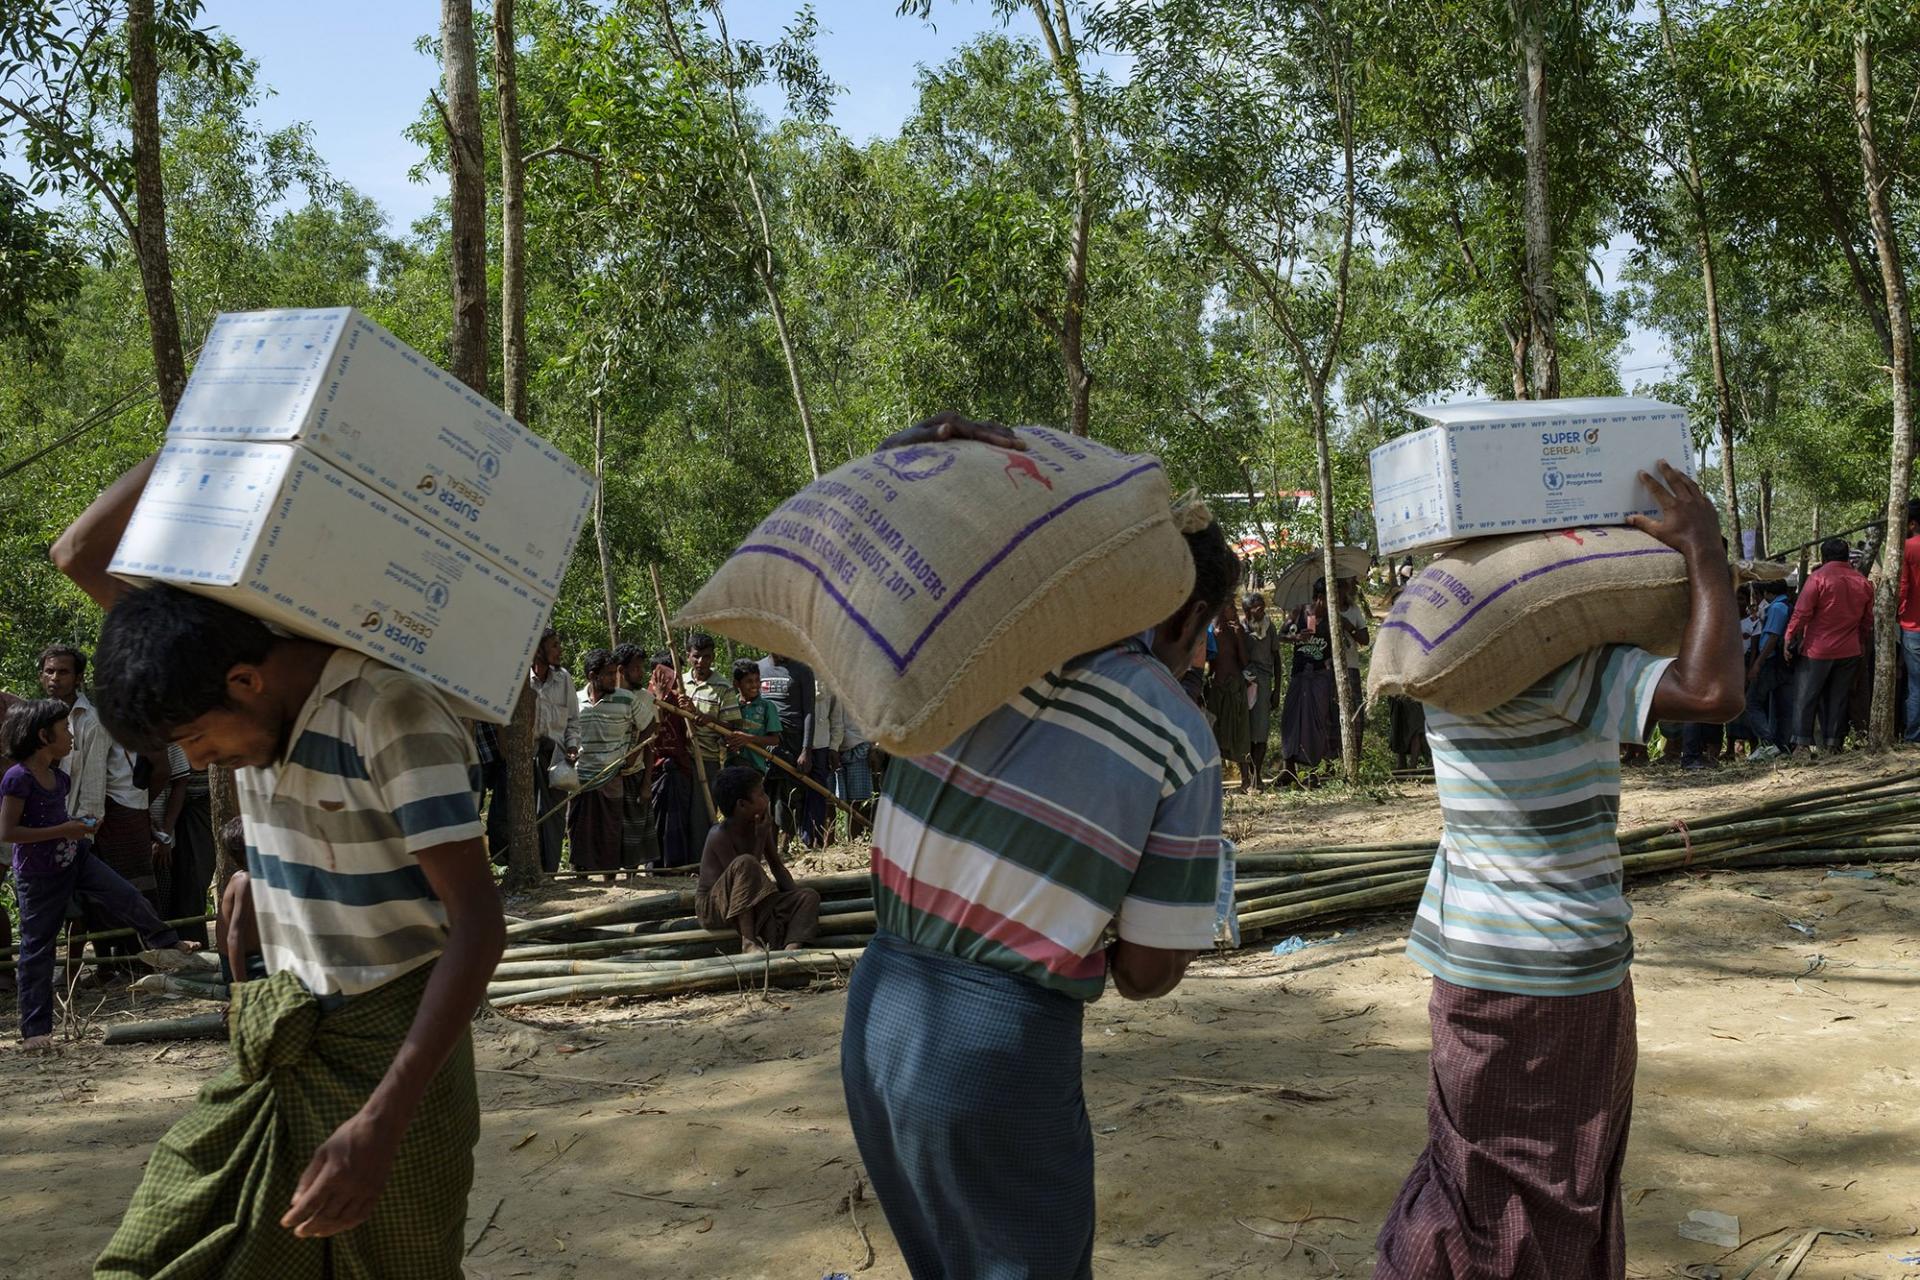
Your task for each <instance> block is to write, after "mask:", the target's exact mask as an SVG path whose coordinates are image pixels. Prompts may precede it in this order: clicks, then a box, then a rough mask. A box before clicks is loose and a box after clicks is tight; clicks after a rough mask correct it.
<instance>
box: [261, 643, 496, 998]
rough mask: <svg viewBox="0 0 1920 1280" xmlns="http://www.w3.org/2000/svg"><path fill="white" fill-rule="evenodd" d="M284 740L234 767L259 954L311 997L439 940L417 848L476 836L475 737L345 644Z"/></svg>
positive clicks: (433, 951) (441, 915) (350, 987)
mask: <svg viewBox="0 0 1920 1280" xmlns="http://www.w3.org/2000/svg"><path fill="white" fill-rule="evenodd" d="M287 742H288V747H287V753H286V755H285V756H284V757H283V758H282V759H281V760H280V761H278V762H277V763H276V764H274V765H272V766H269V767H267V768H263V769H240V770H237V771H235V774H234V783H235V787H236V789H237V790H238V792H239V796H240V816H241V820H242V824H243V825H244V827H245V828H246V836H247V871H248V873H249V874H250V875H251V876H252V878H253V904H254V912H255V914H256V915H257V916H258V918H259V922H260V943H261V952H262V956H263V958H264V959H265V961H266V964H267V969H268V971H269V972H275V973H277V972H279V971H281V970H283V969H284V970H289V971H291V972H292V973H293V974H294V975H295V976H296V977H298V978H299V979H300V980H301V981H302V982H304V983H305V984H306V985H307V987H308V989H309V990H311V991H313V992H314V993H315V994H316V995H328V994H334V993H339V994H345V995H356V994H358V993H360V992H363V991H370V990H372V989H373V988H375V987H379V986H383V985H385V984H386V983H389V982H391V981H393V980H394V979H395V978H398V977H401V976H402V975H404V974H406V973H409V972H411V971H412V970H414V969H417V968H419V967H420V966H421V965H423V964H426V963H427V962H429V961H431V960H433V959H434V958H435V957H437V956H438V955H439V954H440V952H441V949H442V948H443V947H444V946H445V945H446V938H447V913H446V910H445V908H443V907H442V906H441V905H440V900H439V899H438V898H436V897H435V896H434V893H433V888H432V886H431V885H429V884H428V882H427V876H426V873H425V872H424V871H422V870H421V869H420V862H419V858H418V855H419V854H420V853H421V852H422V851H423V850H426V849H431V848H434V847H435V846H438V845H443V844H450V843H453V842H455V841H459V840H469V839H477V838H478V837H479V836H480V834H481V826H480V812H479V806H478V801H477V799H476V797H475V794H474V791H475V782H476V780H477V775H478V772H479V761H478V758H477V757H476V755H475V753H474V746H473V735H472V734H470V733H468V732H467V730H466V729H465V728H463V727H462V726H461V723H460V721H459V720H458V719H456V718H455V717H454V715H453V713H452V712H451V711H450V710H448V708H447V705H446V703H445V702H443V701H441V699H440V695H439V694H438V693H437V692H435V691H434V689H433V688H432V687H431V686H429V685H428V684H426V683H425V682H424V681H421V680H419V679H416V678H415V677H413V676H410V675H407V674H406V673H404V672H401V671H396V670H394V669H393V668H392V667H388V666H384V665H382V664H380V663H378V662H375V661H374V660H373V659H371V658H366V657H362V656H360V655H359V654H356V653H349V652H347V651H346V650H344V649H342V650H340V651H338V652H336V653H335V654H334V655H333V657H332V658H331V659H329V660H328V662H327V665H326V667H325V668H324V669H323V670H322V671H321V673H320V679H319V681H318V682H317V683H316V684H315V685H314V687H313V692H312V693H311V694H310V695H309V696H308V698H307V701H306V703H305V705H304V706H302V707H301V709H300V714H299V715H298V716H297V717H296V718H295V720H294V723H293V728H292V731H291V732H290V733H289V734H288V737H287Z"/></svg>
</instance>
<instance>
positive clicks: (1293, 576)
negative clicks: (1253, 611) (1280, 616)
mask: <svg viewBox="0 0 1920 1280" xmlns="http://www.w3.org/2000/svg"><path fill="white" fill-rule="evenodd" d="M1371 563H1373V555H1372V553H1371V552H1369V551H1368V550H1367V549H1366V548H1365V547H1335V548H1334V549H1333V566H1334V571H1335V575H1336V576H1337V577H1341V578H1361V577H1365V576H1366V572H1367V566H1368V565H1370V564H1371ZM1324 568H1325V566H1324V564H1323V562H1322V561H1321V558H1320V553H1319V552H1318V551H1309V552H1307V553H1306V554H1305V555H1303V556H1301V557H1300V558H1299V559H1298V560H1295V561H1294V562H1293V563H1292V564H1290V565H1288V566H1287V567H1286V568H1285V569H1284V570H1282V571H1281V573H1280V576H1279V577H1277V578H1275V579H1274V580H1273V609H1274V612H1275V613H1281V612H1286V611H1290V610H1293V609H1298V608H1300V607H1301V606H1303V605H1306V604H1308V603H1310V602H1311V601H1312V600H1313V584H1314V583H1316V582H1318V581H1319V580H1320V577H1321V575H1322V572H1323V570H1324Z"/></svg>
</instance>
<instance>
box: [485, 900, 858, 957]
mask: <svg viewBox="0 0 1920 1280" xmlns="http://www.w3.org/2000/svg"><path fill="white" fill-rule="evenodd" d="M874 923H875V921H874V913H873V912H871V911H863V912H859V913H857V914H853V915H844V916H836V917H834V924H835V926H836V927H838V928H841V929H857V928H863V927H872V926H873V925H874ZM739 941H740V935H739V934H738V933H737V932H736V931H734V930H732V929H727V930H719V929H685V930H681V931H679V932H676V933H661V934H648V935H646V936H644V937H639V938H604V939H599V940H596V941H593V942H555V943H548V944H546V945H544V946H533V947H517V948H515V949H513V950H511V951H508V952H507V953H506V954H505V955H503V956H502V957H501V959H503V960H597V959H600V958H601V957H603V956H616V955H628V954H632V953H633V952H636V951H645V950H647V949H648V948H649V947H659V946H671V945H673V944H675V943H700V942H734V943H737V942H739Z"/></svg>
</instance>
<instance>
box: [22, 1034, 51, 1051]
mask: <svg viewBox="0 0 1920 1280" xmlns="http://www.w3.org/2000/svg"><path fill="white" fill-rule="evenodd" d="M20 1052H22V1053H52V1052H53V1037H52V1036H50V1035H49V1036H28V1037H27V1038H26V1039H24V1040H22V1041H21V1042H20Z"/></svg>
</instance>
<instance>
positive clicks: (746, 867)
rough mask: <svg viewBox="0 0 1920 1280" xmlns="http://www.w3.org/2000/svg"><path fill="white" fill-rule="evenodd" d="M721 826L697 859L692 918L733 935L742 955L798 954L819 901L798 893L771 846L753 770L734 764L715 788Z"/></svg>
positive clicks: (762, 792)
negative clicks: (735, 933) (736, 934)
mask: <svg viewBox="0 0 1920 1280" xmlns="http://www.w3.org/2000/svg"><path fill="white" fill-rule="evenodd" d="M713 790H714V799H715V801H716V802H717V807H718V809H719V811H720V821H719V823H718V825H716V826H715V827H714V828H713V830H712V831H710V832H708V833H707V847H706V850H705V851H704V852H703V853H702V854H701V857H700V882H699V886H698V888H697V890H696V891H695V895H694V914H695V915H697V916H699V917H700V923H701V924H703V925H705V926H706V927H707V928H709V929H714V930H725V929H737V930H739V932H740V945H741V949H742V950H743V951H775V950H779V949H780V948H782V947H784V948H786V949H787V950H789V951H797V950H799V949H800V948H801V947H803V946H805V945H806V944H807V943H808V942H809V941H811V940H812V938H813V936H814V934H815V933H817V932H818V931H819V927H820V895H819V893H818V892H816V891H815V890H812V889H801V888H797V887H795V885H794V883H793V874H792V873H791V872H789V871H788V870H787V865H786V863H784V862H782V861H781V860H780V853H779V851H778V850H777V849H776V848H775V847H774V839H773V822H772V820H771V817H770V813H771V810H772V805H771V804H770V802H769V801H768V799H767V788H766V783H765V780H764V779H762V778H761V776H760V772H759V770H757V769H752V768H749V767H747V766H744V765H736V766H734V767H732V768H729V769H722V770H721V771H720V777H719V779H718V780H717V781H716V782H715V783H714V788H713Z"/></svg>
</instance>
